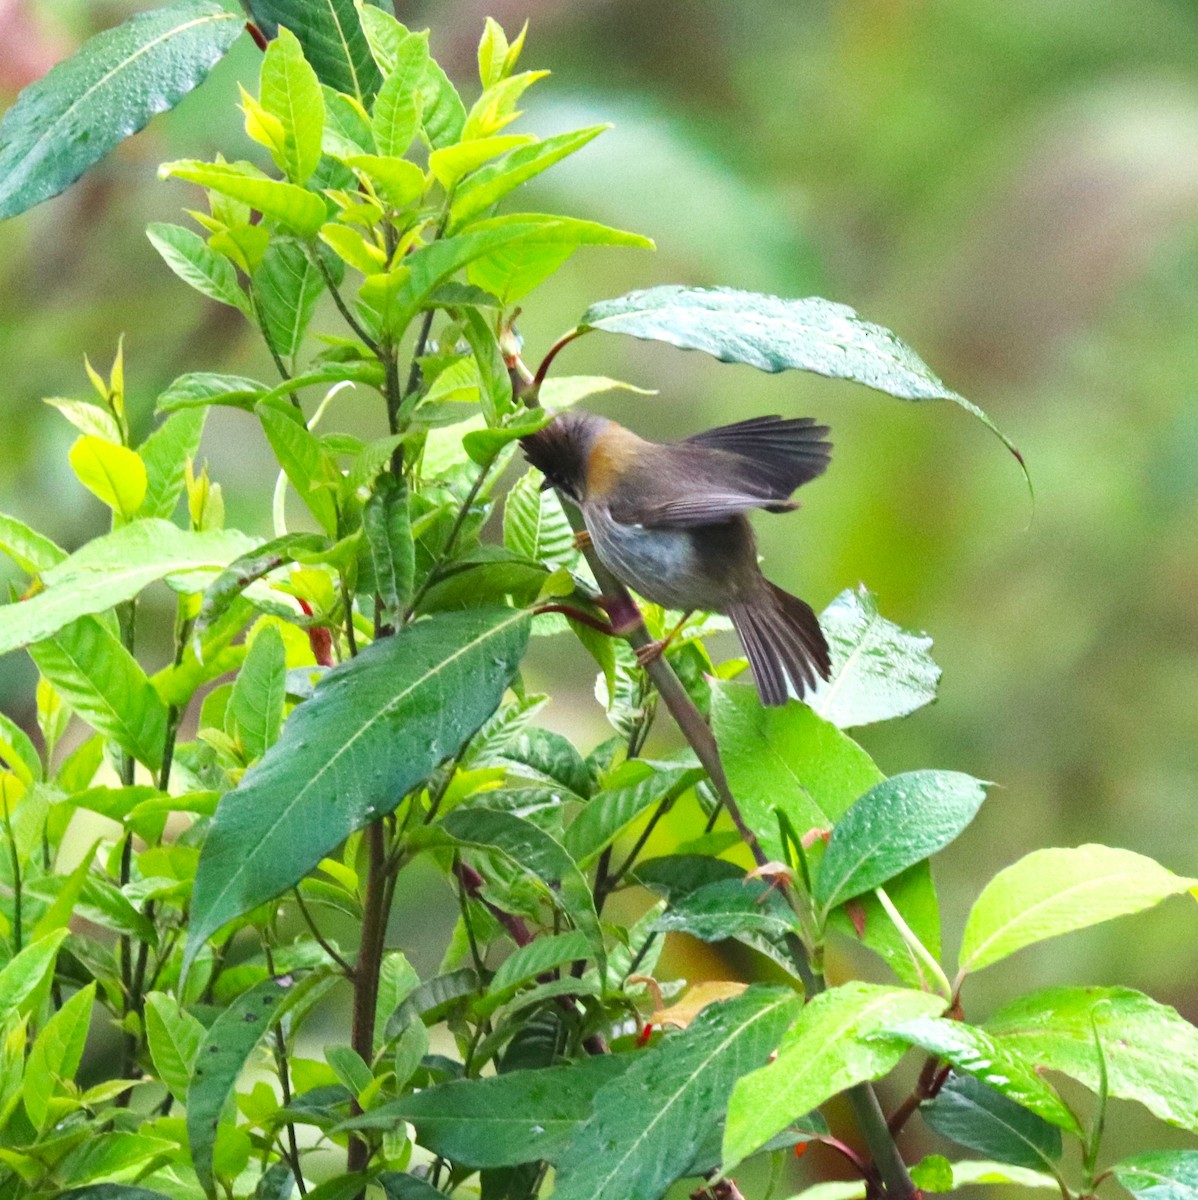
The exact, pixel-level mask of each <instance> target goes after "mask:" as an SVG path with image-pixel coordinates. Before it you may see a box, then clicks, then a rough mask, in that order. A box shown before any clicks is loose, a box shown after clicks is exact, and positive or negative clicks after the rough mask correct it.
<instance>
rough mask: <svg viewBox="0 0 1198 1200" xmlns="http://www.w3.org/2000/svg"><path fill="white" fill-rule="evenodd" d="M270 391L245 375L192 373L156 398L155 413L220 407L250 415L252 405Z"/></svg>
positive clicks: (182, 376)
mask: <svg viewBox="0 0 1198 1200" xmlns="http://www.w3.org/2000/svg"><path fill="white" fill-rule="evenodd" d="M269 390H270V389H269V388H268V387H267V386H266V384H264V383H259V382H258V381H257V380H256V379H247V378H246V377H245V376H244V375H220V374H217V373H215V372H212V371H192V372H189V373H188V374H186V375H180V376H179V378H178V379H176V380H175V381H174V382H173V383H172V384H171V385H170V386H169V387H168V388H167V389H166V391H165V392H163V393H162V394H161V395H160V396H159V397H158V405H157V408H158V411H159V412H170V411H173V410H175V409H180V408H205V407H207V406H208V405H210V404H223V405H228V406H229V407H232V408H240V409H242V410H243V411H244V412H253V411H254V405H255V404H257V403H258V401H259V400H261V399H262V397H263V396H264V395H265V394H266V393H267V392H268V391H269Z"/></svg>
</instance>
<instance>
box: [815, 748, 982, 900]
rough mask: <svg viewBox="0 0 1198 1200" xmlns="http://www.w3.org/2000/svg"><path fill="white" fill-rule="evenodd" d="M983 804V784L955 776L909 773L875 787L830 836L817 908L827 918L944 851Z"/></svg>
mask: <svg viewBox="0 0 1198 1200" xmlns="http://www.w3.org/2000/svg"><path fill="white" fill-rule="evenodd" d="M985 798H986V787H985V784H983V783H980V782H979V781H978V780H976V779H974V778H973V777H972V776H971V775H962V774H961V773H960V772H958V771H908V772H907V773H906V774H903V775H895V776H894V777H893V778H892V779H887V780H884V781H883V782H882V783H879V784H876V785H875V786H874V787H872V788H870V790H869V791H868V792H866V793H865V795H864V796H862V797H861V799H860V800H858V801H856V802H855V803H854V804H853V806H852V807H851V808H850V809H849V810H848V812H846V813H845V814H844V816H843V817H841V818H840V820H839V821H837V823H836V827H835V828H834V829H833V830H832V838H831V840H830V841H829V842H828V849H827V850H826V851H825V852H824V858H823V862H822V863H821V864H820V869H819V875H818V877H817V878H816V881H815V896H814V899H815V902H816V903H817V904H818V905H819V906H820V907H821V908H822V909H823V910H824V912H828V911H829V910H830V909H832V908H835V907H836V906H837V905H838V904H843V903H844V902H845V901H846V900H849V899H851V898H852V897H853V896H859V895H860V894H861V893H862V892H869V891H873V889H874V888H876V887H880V886H881V885H882V884H884V883H885V882H886V881H887V880H888V879H892V878H893V877H894V876H895V875H897V874H899V872H900V871H905V870H906V869H907V868H908V867H911V866H914V865H915V864H916V863H917V862H922V861H923V860H924V859H925V858H928V857H929V856H930V855H932V854H935V853H936V851H937V850H942V849H943V848H944V847H945V846H947V845H948V844H949V843H950V842H951V841H953V839H954V838H956V836H957V835H958V834H959V833H960V832H961V831H962V830H963V829H964V828H965V827H966V825H968V824H969V822H970V821H972V820H973V817H974V814H975V813H976V812H977V810H978V809H979V808H980V807H981V804H982V801H983V800H984V799H985Z"/></svg>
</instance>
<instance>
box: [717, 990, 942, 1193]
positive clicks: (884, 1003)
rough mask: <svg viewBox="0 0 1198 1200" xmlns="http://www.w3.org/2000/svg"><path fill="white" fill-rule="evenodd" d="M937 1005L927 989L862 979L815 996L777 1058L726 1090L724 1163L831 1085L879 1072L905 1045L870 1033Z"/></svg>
mask: <svg viewBox="0 0 1198 1200" xmlns="http://www.w3.org/2000/svg"><path fill="white" fill-rule="evenodd" d="M944 1006H945V1002H944V1000H942V999H941V998H940V997H938V996H933V995H930V994H928V993H927V992H916V991H909V990H905V989H899V988H887V987H878V986H876V985H874V984H869V983H856V982H854V983H846V984H844V985H843V986H841V987H838V988H833V989H832V990H831V991H827V992H822V993H821V994H820V995H818V996H815V997H814V998H813V999H812V1000H810V1001H809V1002H808V1003H807V1005H806V1007H805V1008H804V1009H803V1011H802V1013H800V1015H799V1019H798V1020H797V1021H796V1022H795V1023H794V1025H793V1027H792V1028H791V1029H790V1031H789V1032H788V1033H787V1035H786V1037H785V1038H783V1040H782V1044H781V1045H780V1046H779V1047H778V1056H777V1058H776V1059H775V1060H774V1061H773V1062H771V1063H770V1064H769V1066H765V1067H762V1068H761V1069H760V1070H757V1071H754V1072H753V1073H752V1074H750V1075H746V1076H745V1077H744V1078H743V1079H742V1080H740V1082H739V1083H737V1085H736V1087H735V1088H734V1089H733V1092H732V1099H731V1101H730V1102H729V1105H728V1125H727V1128H726V1129H725V1131H724V1170H725V1171H730V1170H731V1169H732V1168H733V1167H735V1166H736V1164H737V1163H739V1162H740V1161H741V1160H742V1159H743V1158H746V1157H748V1155H750V1154H752V1153H753V1152H754V1151H755V1150H757V1149H759V1148H760V1147H761V1146H764V1145H765V1143H766V1142H768V1141H769V1140H770V1138H772V1137H773V1136H774V1134H776V1133H778V1132H780V1131H781V1130H783V1129H785V1128H786V1126H787V1125H789V1124H790V1123H791V1121H794V1120H796V1119H797V1118H798V1117H801V1116H802V1115H803V1114H804V1113H808V1112H811V1110H812V1109H814V1108H818V1107H819V1105H821V1104H823V1103H824V1101H825V1100H828V1099H829V1098H831V1097H832V1096H834V1095H836V1093H837V1092H842V1091H844V1090H845V1089H846V1088H850V1087H852V1086H853V1085H854V1084H858V1083H863V1082H864V1081H865V1080H867V1079H877V1078H879V1077H880V1076H882V1075H885V1074H886V1073H887V1072H888V1071H889V1070H890V1069H891V1068H892V1067H893V1066H894V1065H895V1063H897V1062H898V1060H899V1059H900V1058H902V1056H903V1055H904V1054H905V1053H906V1052H907V1045H906V1043H905V1042H901V1041H899V1040H897V1039H891V1038H878V1037H877V1036H875V1035H877V1034H878V1033H879V1031H881V1030H883V1029H885V1028H887V1027H888V1026H891V1025H897V1024H899V1023H901V1022H903V1021H907V1020H912V1019H914V1018H915V1017H923V1016H926V1017H934V1016H938V1015H939V1014H940V1013H941V1012H942V1011H943V1009H944Z"/></svg>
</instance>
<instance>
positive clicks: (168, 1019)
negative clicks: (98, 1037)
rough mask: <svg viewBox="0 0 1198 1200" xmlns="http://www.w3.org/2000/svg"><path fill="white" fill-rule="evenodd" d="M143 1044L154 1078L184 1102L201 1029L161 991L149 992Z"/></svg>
mask: <svg viewBox="0 0 1198 1200" xmlns="http://www.w3.org/2000/svg"><path fill="white" fill-rule="evenodd" d="M145 1021H146V1045H147V1048H148V1049H149V1051H150V1058H151V1059H152V1060H153V1063H154V1069H155V1070H156V1071H157V1072H158V1078H159V1079H161V1080H162V1082H163V1083H165V1084H166V1086H167V1087H168V1088H169V1089H170V1093H171V1095H172V1096H174V1098H175V1099H176V1100H177V1101H178V1102H179V1103H180V1104H186V1103H187V1087H188V1084H189V1083H190V1081H191V1071H192V1067H193V1066H194V1065H195V1059H196V1055H197V1054H198V1053H199V1050H200V1043H201V1042H202V1041H203V1040H204V1027H203V1025H201V1024H200V1022H199V1021H198V1020H197V1019H196V1018H195V1017H193V1016H192V1015H191V1013H189V1012H187V1010H186V1009H184V1008H181V1007H180V1005H179V1002H178V1001H177V1000H176V999H175V998H174V997H173V996H168V995H167V994H166V993H165V992H150V993H149V995H147V996H146V1008H145Z"/></svg>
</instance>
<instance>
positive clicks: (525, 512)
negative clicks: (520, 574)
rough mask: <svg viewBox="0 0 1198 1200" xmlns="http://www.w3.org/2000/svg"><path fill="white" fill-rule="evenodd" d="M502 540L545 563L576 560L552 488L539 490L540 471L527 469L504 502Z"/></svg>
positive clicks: (571, 537) (567, 525) (561, 564)
mask: <svg viewBox="0 0 1198 1200" xmlns="http://www.w3.org/2000/svg"><path fill="white" fill-rule="evenodd" d="M503 544H504V545H505V546H506V547H507V548H508V549H509V550H511V551H512V552H513V553H515V554H520V555H523V556H524V557H525V558H528V559H531V560H532V561H533V562H543V563H545V564H546V566H548V567H550V568H553V567H569V566H572V565H573V564H574V563H576V562H577V561H578V550H577V548H576V547H575V545H574V531H573V529H571V528H570V521H569V519H568V518H567V517H566V513H565V510H564V509H563V508H562V502H561V501H560V500H559V499H558V498H557V493H556V492H554V491H542V490H541V473H540V472H539V471H528V472H526V473H525V474H524V475H522V476H521V477H520V478H519V479H518V480H517V481H516V483H515V485H514V486H513V487H512V490H511V491H510V492H508V494H507V496H506V497H505V499H504V502H503Z"/></svg>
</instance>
